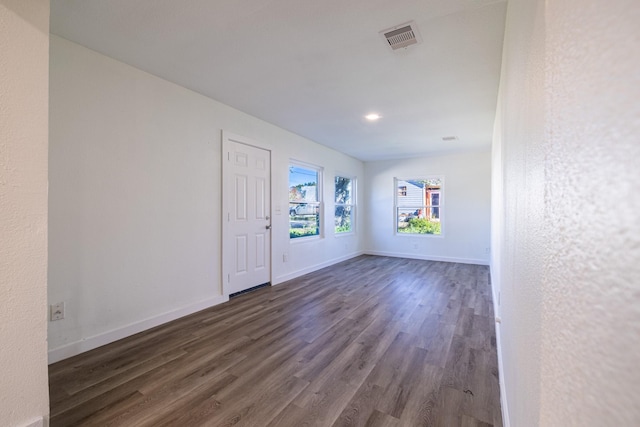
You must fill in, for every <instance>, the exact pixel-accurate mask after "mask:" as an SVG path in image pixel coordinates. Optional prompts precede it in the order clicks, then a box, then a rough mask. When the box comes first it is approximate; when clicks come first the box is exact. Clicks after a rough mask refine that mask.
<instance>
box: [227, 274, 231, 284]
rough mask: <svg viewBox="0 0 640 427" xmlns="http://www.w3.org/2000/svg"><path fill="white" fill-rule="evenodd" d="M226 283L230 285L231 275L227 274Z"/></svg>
mask: <svg viewBox="0 0 640 427" xmlns="http://www.w3.org/2000/svg"><path fill="white" fill-rule="evenodd" d="M227 283H231V275H230V274H227Z"/></svg>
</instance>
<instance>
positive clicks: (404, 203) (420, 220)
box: [395, 177, 444, 235]
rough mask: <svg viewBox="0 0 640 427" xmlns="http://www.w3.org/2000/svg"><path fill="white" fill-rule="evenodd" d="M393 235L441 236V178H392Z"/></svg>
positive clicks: (442, 182)
mask: <svg viewBox="0 0 640 427" xmlns="http://www.w3.org/2000/svg"><path fill="white" fill-rule="evenodd" d="M395 186H396V189H397V191H396V200H395V221H396V232H398V233H401V234H436V235H437V234H441V233H442V229H441V224H442V223H441V218H442V209H443V206H442V200H443V199H442V196H443V191H444V179H443V178H442V177H433V178H413V179H399V178H396V179H395Z"/></svg>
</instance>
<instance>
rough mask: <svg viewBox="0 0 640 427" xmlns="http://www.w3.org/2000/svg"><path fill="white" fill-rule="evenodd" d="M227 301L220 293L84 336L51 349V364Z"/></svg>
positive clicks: (226, 297) (227, 298) (225, 296)
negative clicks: (118, 326) (121, 325)
mask: <svg viewBox="0 0 640 427" xmlns="http://www.w3.org/2000/svg"><path fill="white" fill-rule="evenodd" d="M227 301H229V296H228V295H220V296H216V297H212V298H207V299H206V300H203V301H199V302H197V303H194V304H190V305H188V306H185V307H181V308H177V309H175V310H171V311H168V312H166V313H162V314H159V315H157V316H153V317H149V318H147V319H144V320H140V321H138V322H133V323H130V324H128V325H126V326H123V327H120V328H116V329H112V330H110V331H106V332H102V333H100V334H97V335H94V336H91V337H88V338H83V339H82V340H80V341H76V342H72V343H69V344H65V345H63V346H61V347H58V348H54V349H51V350H49V364H51V363H55V362H59V361H60V360H64V359H67V358H69V357H72V356H75V355H77V354H80V353H84V352H85V351H89V350H93V349H94V348H97V347H100V346H103V345H105V344H109V343H112V342H114V341H117V340H120V339H122V338H126V337H128V336H131V335H134V334H137V333H138V332H142V331H146V330H147V329H151V328H154V327H156V326H159V325H162V324H163V323H167V322H170V321H172V320H176V319H179V318H181V317H184V316H188V315H189V314H192V313H195V312H198V311H200V310H204V309H206V308H209V307H213V306H214V305H218V304H222V303H223V302H227Z"/></svg>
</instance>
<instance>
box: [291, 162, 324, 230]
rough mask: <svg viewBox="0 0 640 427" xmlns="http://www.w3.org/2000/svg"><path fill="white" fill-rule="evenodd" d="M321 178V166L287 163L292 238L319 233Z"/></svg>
mask: <svg viewBox="0 0 640 427" xmlns="http://www.w3.org/2000/svg"><path fill="white" fill-rule="evenodd" d="M321 178H322V170H321V168H317V167H315V166H310V165H301V164H290V165H289V237H290V238H292V239H297V238H299V237H308V236H319V235H320V203H321V199H320V195H321V194H322V191H321V188H320V183H321V182H322V179H321Z"/></svg>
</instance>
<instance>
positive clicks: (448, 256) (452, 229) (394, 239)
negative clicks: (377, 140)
mask: <svg viewBox="0 0 640 427" xmlns="http://www.w3.org/2000/svg"><path fill="white" fill-rule="evenodd" d="M430 175H442V176H444V193H443V202H444V207H443V212H442V227H443V235H442V236H428V235H424V236H416V235H410V236H406V235H397V234H395V219H394V205H393V203H394V195H395V191H396V188H395V185H394V178H396V177H397V178H413V177H424V176H430ZM365 177H366V181H367V196H366V205H365V209H366V210H367V215H366V230H367V242H366V245H367V246H366V247H367V252H368V253H371V254H377V255H388V256H399V257H407V258H420V259H430V260H441V261H452V262H464V263H473V264H488V263H489V254H488V253H487V249H488V248H489V241H490V218H491V153H490V152H489V151H480V152H468V153H454V154H447V155H441V156H433V157H422V158H413V159H404V160H388V161H379V162H367V163H366V164H365Z"/></svg>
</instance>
